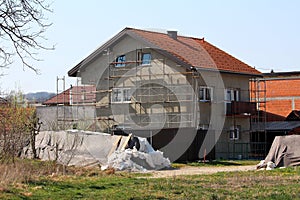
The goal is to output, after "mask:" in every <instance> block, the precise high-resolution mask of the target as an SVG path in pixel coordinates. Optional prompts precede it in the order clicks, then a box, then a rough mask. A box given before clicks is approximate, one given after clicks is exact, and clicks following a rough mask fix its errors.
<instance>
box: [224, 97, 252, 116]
mask: <svg viewBox="0 0 300 200" xmlns="http://www.w3.org/2000/svg"><path fill="white" fill-rule="evenodd" d="M256 111H257V110H256V103H254V102H243V101H232V102H228V103H226V115H245V116H247V115H254V114H255V113H256Z"/></svg>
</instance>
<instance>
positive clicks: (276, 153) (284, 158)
mask: <svg viewBox="0 0 300 200" xmlns="http://www.w3.org/2000/svg"><path fill="white" fill-rule="evenodd" d="M299 147H300V135H289V136H276V137H275V139H274V141H273V143H272V146H271V148H270V151H269V153H268V155H267V156H266V158H265V160H264V161H263V162H261V163H260V164H258V166H257V168H265V167H268V166H267V164H268V163H274V164H275V167H276V168H278V167H287V166H298V165H300V148H299Z"/></svg>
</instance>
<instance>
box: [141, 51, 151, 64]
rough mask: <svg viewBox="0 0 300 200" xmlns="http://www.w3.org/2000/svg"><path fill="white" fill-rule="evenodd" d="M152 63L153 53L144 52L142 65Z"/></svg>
mask: <svg viewBox="0 0 300 200" xmlns="http://www.w3.org/2000/svg"><path fill="white" fill-rule="evenodd" d="M150 64H151V54H150V53H142V65H150Z"/></svg>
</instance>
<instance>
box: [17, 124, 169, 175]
mask: <svg viewBox="0 0 300 200" xmlns="http://www.w3.org/2000/svg"><path fill="white" fill-rule="evenodd" d="M129 139H130V138H129V137H128V136H118V135H110V134H106V133H99V132H86V131H77V130H72V131H59V132H55V131H44V132H41V133H40V134H38V135H37V136H36V145H35V146H36V151H37V156H38V158H40V159H41V160H56V161H57V162H58V163H59V164H63V165H67V166H71V165H74V166H93V165H101V166H102V167H104V166H105V167H113V168H115V169H116V170H131V171H132V170H147V169H152V170H156V169H162V168H165V167H169V166H170V161H169V159H167V158H164V157H163V153H162V152H160V151H154V149H153V148H152V146H151V145H150V144H149V143H148V141H147V140H146V139H145V138H139V141H140V150H139V151H137V150H136V149H135V148H133V149H126V150H125V146H126V145H127V143H128V140H129ZM22 157H27V158H32V150H31V148H30V145H28V146H26V147H25V148H24V149H23V152H22ZM105 167H104V168H105Z"/></svg>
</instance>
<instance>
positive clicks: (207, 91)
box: [199, 87, 213, 101]
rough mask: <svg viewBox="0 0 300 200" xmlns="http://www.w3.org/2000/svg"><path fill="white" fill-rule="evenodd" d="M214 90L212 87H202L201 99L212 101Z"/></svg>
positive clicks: (200, 91) (200, 90)
mask: <svg viewBox="0 0 300 200" xmlns="http://www.w3.org/2000/svg"><path fill="white" fill-rule="evenodd" d="M212 97H213V91H212V88H210V87H200V89H199V101H212Z"/></svg>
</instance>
